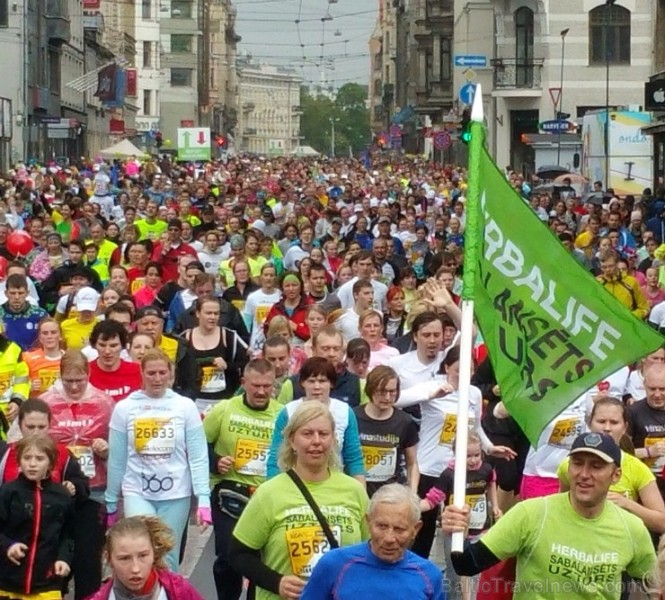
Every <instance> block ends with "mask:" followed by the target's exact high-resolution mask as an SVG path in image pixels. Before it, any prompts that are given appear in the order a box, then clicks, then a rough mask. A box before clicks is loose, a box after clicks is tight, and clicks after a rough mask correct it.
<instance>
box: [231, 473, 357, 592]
mask: <svg viewBox="0 0 665 600" xmlns="http://www.w3.org/2000/svg"><path fill="white" fill-rule="evenodd" d="M306 485H307V488H308V489H309V491H310V493H311V494H312V496H313V497H314V500H316V503H317V504H318V505H319V508H320V509H321V512H322V513H323V514H324V516H325V517H326V519H327V520H328V523H329V524H330V528H331V529H332V531H333V534H334V535H335V538H336V539H337V541H338V542H339V544H340V546H351V545H353V544H357V543H359V542H361V541H363V540H366V539H368V537H369V531H368V529H367V521H366V520H365V515H366V514H367V509H368V506H369V498H368V497H367V493H366V492H365V489H364V488H363V486H362V484H361V483H360V482H358V481H357V480H355V479H353V478H352V477H349V476H348V475H344V474H343V473H339V472H336V471H335V472H331V473H330V477H329V478H328V479H326V480H325V481H321V482H316V483H309V482H308V483H306ZM233 535H234V536H235V537H236V538H237V539H238V541H240V542H242V543H243V544H245V545H246V546H249V547H250V548H254V549H255V550H261V558H262V560H263V563H264V564H265V565H266V566H267V567H269V568H271V569H273V570H274V571H277V572H278V573H281V574H282V575H298V576H300V577H302V578H303V579H307V578H308V577H309V576H310V575H311V573H312V569H313V568H314V566H315V565H316V563H317V562H318V560H319V559H320V558H321V556H322V555H323V554H324V553H325V552H327V551H328V550H329V549H330V548H329V544H328V541H327V540H326V538H325V535H324V534H323V531H322V530H321V526H320V525H319V522H318V520H317V519H316V516H315V515H314V512H313V511H312V509H311V508H310V506H309V504H308V503H307V501H306V500H305V498H303V495H302V494H301V493H300V490H299V489H298V488H297V487H296V485H295V483H293V481H291V478H290V477H289V476H288V475H287V474H286V473H281V474H280V475H277V477H274V478H273V479H270V480H268V481H266V482H265V483H264V484H263V485H262V486H261V487H260V488H258V489H257V490H256V492H255V494H254V495H253V496H252V499H251V500H250V501H249V503H248V504H247V508H245V510H244V511H243V513H242V516H241V517H240V520H239V521H238V524H237V525H236V527H235V529H234V530H233ZM277 598H279V596H277V595H275V594H272V593H270V592H268V591H267V590H264V589H262V588H257V593H256V600H276V599H277Z"/></svg>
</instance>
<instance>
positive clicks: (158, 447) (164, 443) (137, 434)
mask: <svg viewBox="0 0 665 600" xmlns="http://www.w3.org/2000/svg"><path fill="white" fill-rule="evenodd" d="M175 440H176V437H175V423H174V422H173V419H170V418H164V417H153V418H148V419H136V421H134V448H135V449H136V452H138V453H139V454H143V455H163V454H172V453H173V451H174V450H175Z"/></svg>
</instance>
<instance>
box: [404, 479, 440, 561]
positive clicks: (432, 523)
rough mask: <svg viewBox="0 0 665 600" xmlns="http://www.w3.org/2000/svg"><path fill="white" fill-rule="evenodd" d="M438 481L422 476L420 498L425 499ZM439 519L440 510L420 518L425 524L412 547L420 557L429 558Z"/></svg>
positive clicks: (427, 513) (419, 489) (428, 512)
mask: <svg viewBox="0 0 665 600" xmlns="http://www.w3.org/2000/svg"><path fill="white" fill-rule="evenodd" d="M437 480H438V477H430V476H429V475H421V476H420V482H419V483H418V496H420V497H421V498H424V497H425V494H427V492H429V490H430V489H431V488H432V487H433V486H434V484H435V483H436V481H437ZM438 518H439V510H438V508H435V509H433V510H428V511H427V512H424V513H423V514H422V516H421V517H420V519H421V520H422V522H423V526H422V527H421V528H420V531H419V532H418V534H417V535H416V539H415V540H414V542H413V546H412V547H411V550H413V552H415V553H416V554H417V555H418V556H422V557H423V558H429V553H430V551H431V550H432V544H433V543H434V534H435V533H436V523H437V520H438Z"/></svg>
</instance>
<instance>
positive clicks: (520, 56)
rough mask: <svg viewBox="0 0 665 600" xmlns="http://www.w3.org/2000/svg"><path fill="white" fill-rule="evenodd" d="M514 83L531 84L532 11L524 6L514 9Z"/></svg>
mask: <svg viewBox="0 0 665 600" xmlns="http://www.w3.org/2000/svg"><path fill="white" fill-rule="evenodd" d="M515 50H516V55H515V84H516V86H517V87H531V86H532V85H533V11H532V10H531V9H530V8H527V7H526V6H523V7H522V8H518V9H517V10H516V11H515Z"/></svg>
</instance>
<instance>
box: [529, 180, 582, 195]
mask: <svg viewBox="0 0 665 600" xmlns="http://www.w3.org/2000/svg"><path fill="white" fill-rule="evenodd" d="M533 191H534V192H538V193H541V194H550V193H552V192H554V191H557V192H564V193H568V192H574V191H575V189H574V188H572V187H570V186H569V185H563V184H561V183H541V184H540V185H539V186H538V187H535V188H534V190H533Z"/></svg>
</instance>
